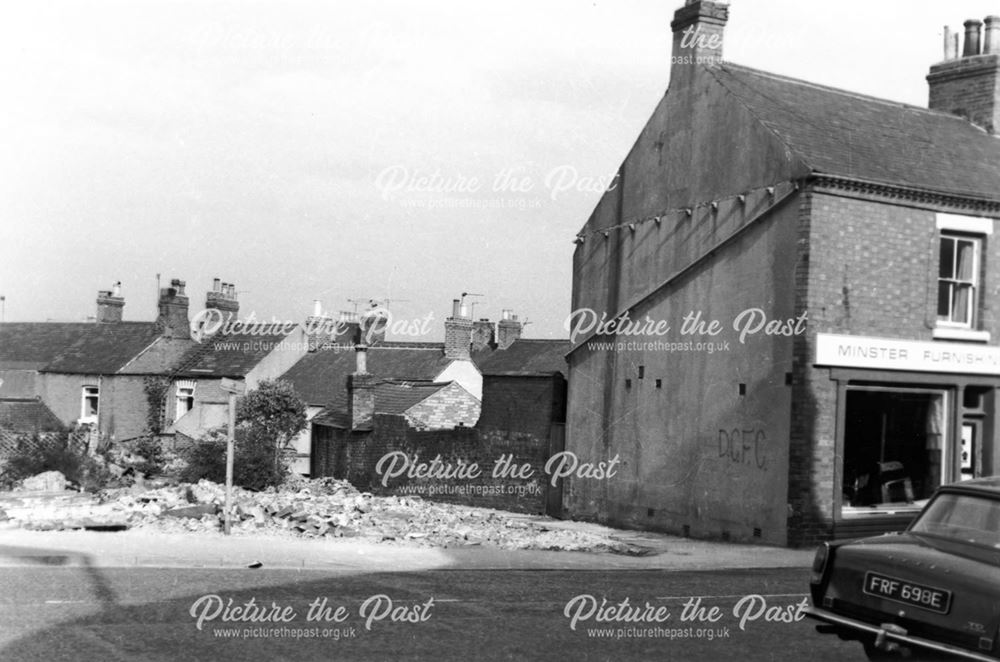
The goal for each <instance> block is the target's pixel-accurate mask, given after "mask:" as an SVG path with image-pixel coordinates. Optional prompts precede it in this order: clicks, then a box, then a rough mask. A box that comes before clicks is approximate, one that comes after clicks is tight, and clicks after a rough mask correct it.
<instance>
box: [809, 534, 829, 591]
mask: <svg viewBox="0 0 1000 662" xmlns="http://www.w3.org/2000/svg"><path fill="white" fill-rule="evenodd" d="M829 559H830V544H829V543H823V544H822V545H820V546H819V548H817V550H816V556H814V557H813V565H812V578H811V579H810V581H811V582H812V583H813V584H818V583H819V582H820V581H821V580H822V579H823V571H824V570H826V562H827V561H828V560H829Z"/></svg>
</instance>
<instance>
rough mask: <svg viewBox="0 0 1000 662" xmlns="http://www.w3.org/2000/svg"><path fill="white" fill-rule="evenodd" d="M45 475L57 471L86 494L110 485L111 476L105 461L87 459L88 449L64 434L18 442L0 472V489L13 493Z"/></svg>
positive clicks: (91, 457) (29, 438)
mask: <svg viewBox="0 0 1000 662" xmlns="http://www.w3.org/2000/svg"><path fill="white" fill-rule="evenodd" d="M44 471H58V472H60V473H62V475H64V476H65V477H66V479H67V480H68V481H70V482H71V483H74V484H75V485H76V486H78V487H79V488H80V489H81V490H86V491H93V490H98V489H101V488H103V487H105V486H106V485H107V484H108V483H109V482H110V481H111V472H110V471H109V470H108V467H107V464H106V462H104V461H103V459H102V458H99V457H94V456H91V455H88V454H87V450H86V448H84V447H82V446H76V445H74V444H72V443H71V442H70V438H69V434H68V433H62V434H59V435H55V436H51V435H47V436H33V437H27V436H26V437H21V438H20V439H18V441H17V443H16V447H15V449H14V452H13V453H11V454H10V455H9V456H8V457H7V461H6V462H5V463H4V465H3V469H2V472H0V486H2V487H3V489H11V488H13V487H14V486H15V485H16V484H17V483H19V482H20V481H22V480H24V479H25V478H30V477H31V476H34V475H36V474H40V473H42V472H44Z"/></svg>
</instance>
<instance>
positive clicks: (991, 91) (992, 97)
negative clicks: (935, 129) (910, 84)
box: [927, 54, 1000, 133]
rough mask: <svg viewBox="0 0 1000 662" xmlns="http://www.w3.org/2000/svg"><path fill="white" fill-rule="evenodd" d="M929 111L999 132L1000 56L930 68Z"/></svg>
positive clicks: (960, 60)
mask: <svg viewBox="0 0 1000 662" xmlns="http://www.w3.org/2000/svg"><path fill="white" fill-rule="evenodd" d="M927 81H928V83H929V84H930V97H929V102H928V107H930V108H931V109H933V110H943V111H944V112H946V113H951V114H952V115H958V116H959V117H964V118H966V119H968V120H969V121H971V122H973V123H975V124H978V125H979V126H981V127H983V128H984V129H986V130H987V131H989V132H990V133H996V132H997V130H998V129H1000V55H995V54H991V55H978V56H973V57H965V58H961V59H958V60H952V61H950V62H943V63H941V64H936V65H934V66H933V67H931V72H930V75H928V76H927Z"/></svg>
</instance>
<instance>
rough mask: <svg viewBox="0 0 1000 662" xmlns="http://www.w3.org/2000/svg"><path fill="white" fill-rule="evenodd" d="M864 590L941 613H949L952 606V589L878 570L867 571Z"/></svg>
mask: <svg viewBox="0 0 1000 662" xmlns="http://www.w3.org/2000/svg"><path fill="white" fill-rule="evenodd" d="M862 590H863V591H864V592H865V593H867V594H868V595H874V596H876V597H879V598H885V599H886V600H892V601H893V602H900V603H902V604H904V605H911V606H913V607H919V608H921V609H926V610H928V611H933V612H937V613H939V614H947V613H948V609H949V608H950V607H951V591H946V590H944V589H940V588H933V587H930V586H924V585H923V584H914V583H913V582H908V581H904V580H902V579H896V578H895V577H888V576H886V575H880V574H878V573H877V572H867V573H865V583H864V586H863V587H862Z"/></svg>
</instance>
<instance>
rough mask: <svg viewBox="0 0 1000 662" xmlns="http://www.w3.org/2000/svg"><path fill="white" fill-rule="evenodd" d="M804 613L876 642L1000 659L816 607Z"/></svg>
mask: <svg viewBox="0 0 1000 662" xmlns="http://www.w3.org/2000/svg"><path fill="white" fill-rule="evenodd" d="M804 613H805V615H806V616H809V617H810V618H815V619H817V620H820V621H823V622H825V623H829V624H831V625H835V626H837V627H838V628H842V629H845V630H852V631H856V632H858V633H868V634H870V635H872V636H873V637H875V639H876V641H884V642H893V643H896V644H899V645H901V646H909V647H914V648H923V649H925V650H933V651H937V652H939V653H945V654H948V655H954V656H956V657H961V658H964V659H966V660H981V662H997V660H998V659H1000V658H996V657H992V656H990V655H987V654H985V653H978V652H976V651H970V650H967V649H965V648H958V647H956V646H951V645H949V644H941V643H938V642H935V641H930V640H928V639H921V638H920V637H911V636H910V635H908V634H903V633H900V632H894V631H892V630H889V629H886V628H884V627H879V626H878V625H872V624H871V623H865V622H864V621H858V620H855V619H853V618H847V617H846V616H838V615H837V614H832V613H830V612H828V611H825V610H823V609H817V608H816V607H806V609H805V610H804Z"/></svg>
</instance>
